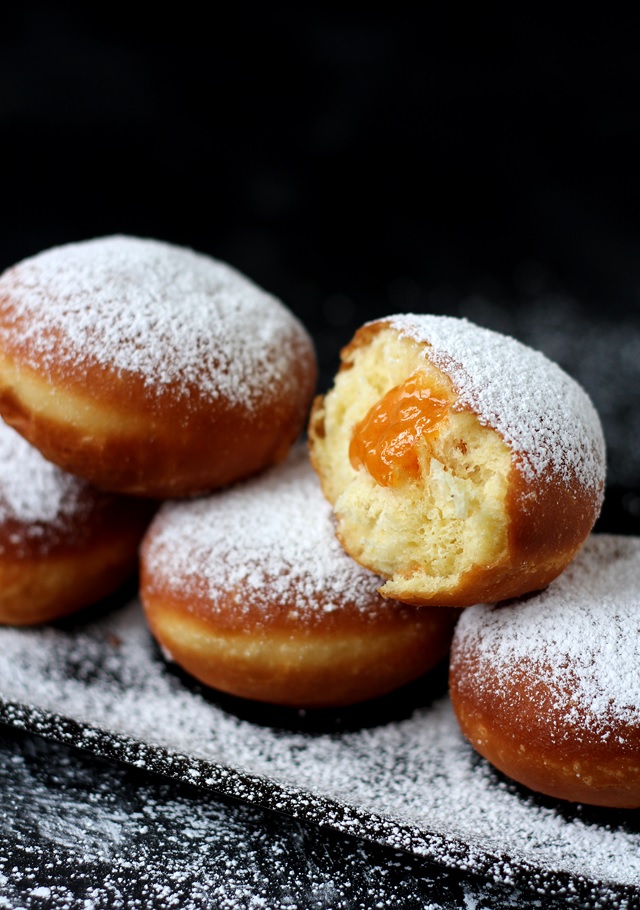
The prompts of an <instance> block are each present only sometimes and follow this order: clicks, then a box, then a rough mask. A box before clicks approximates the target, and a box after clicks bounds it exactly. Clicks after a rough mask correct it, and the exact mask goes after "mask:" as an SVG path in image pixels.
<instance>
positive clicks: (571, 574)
mask: <svg viewBox="0 0 640 910" xmlns="http://www.w3.org/2000/svg"><path fill="white" fill-rule="evenodd" d="M639 582H640V539H638V538H635V537H622V536H618V535H612V534H592V535H591V537H590V538H589V539H588V540H587V542H586V543H585V546H584V547H583V549H582V551H581V552H580V553H579V554H578V556H577V557H576V559H575V560H574V562H573V563H572V564H571V565H570V566H569V567H568V568H567V570H566V571H565V572H564V573H563V574H562V575H561V576H560V577H559V578H557V579H556V580H555V581H554V582H552V584H551V585H549V587H548V588H547V589H546V590H545V591H543V592H542V593H540V594H537V595H535V596H534V597H531V598H528V599H527V600H526V601H525V602H514V603H513V604H508V605H503V606H498V607H494V606H489V605H478V606H475V607H471V608H470V609H469V610H465V611H464V613H463V614H462V617H461V619H460V621H459V622H458V625H457V627H456V632H455V640H454V649H453V651H454V658H453V659H454V661H455V660H456V655H460V656H461V657H462V656H464V654H465V653H469V652H470V651H472V652H473V653H474V655H476V656H477V658H478V671H477V672H478V674H479V675H480V676H482V675H483V673H484V672H486V670H487V669H489V668H490V671H491V674H492V677H493V676H494V674H495V677H496V679H497V684H498V686H499V687H500V688H499V689H498V691H500V692H503V693H504V697H505V698H508V697H509V691H510V689H511V680H512V678H513V672H514V669H515V668H517V667H519V666H521V665H522V663H523V661H526V662H527V667H531V668H533V669H532V671H531V672H533V673H535V674H536V676H537V677H539V678H540V679H542V680H543V681H544V682H545V683H546V684H548V685H549V686H550V687H551V690H552V691H553V692H554V693H555V697H556V701H555V704H554V705H553V708H554V710H556V711H557V710H559V711H560V712H561V715H562V718H563V722H564V724H565V725H566V727H567V728H573V731H572V732H573V735H574V736H576V737H579V736H580V733H581V730H589V731H590V732H593V733H595V734H597V735H602V736H603V737H605V738H606V736H607V730H610V728H611V724H612V723H614V724H615V725H616V727H618V725H619V724H630V725H632V727H637V725H638V724H640V584H639ZM468 684H469V685H474V682H473V680H468ZM518 688H520V687H518ZM524 697H526V693H525V695H524ZM532 697H533V696H532ZM622 730H624V728H622ZM626 735H627V734H625V733H624V732H622V731H621V732H620V736H621V737H624V736H626ZM633 742H634V743H635V742H637V734H633Z"/></svg>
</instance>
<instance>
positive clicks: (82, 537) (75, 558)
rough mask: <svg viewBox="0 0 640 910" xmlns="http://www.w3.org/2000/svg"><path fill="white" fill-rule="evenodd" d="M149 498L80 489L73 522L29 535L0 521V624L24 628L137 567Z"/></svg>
mask: <svg viewBox="0 0 640 910" xmlns="http://www.w3.org/2000/svg"><path fill="white" fill-rule="evenodd" d="M154 508H155V507H154V505H153V504H152V503H151V502H146V501H142V500H132V499H127V498H125V497H117V496H116V497H114V496H105V494H101V493H99V492H97V491H96V498H95V499H93V501H92V495H91V493H90V492H89V491H86V493H85V496H84V502H83V503H82V504H80V507H79V510H78V516H77V520H76V521H75V522H72V523H70V524H68V525H67V526H66V527H62V528H55V529H53V528H50V527H49V528H46V527H45V529H44V532H45V536H44V538H42V537H35V538H30V537H29V536H28V535H26V534H25V533H24V528H22V527H20V523H19V522H16V521H15V520H13V521H5V522H3V523H2V524H0V623H3V624H6V625H16V626H26V625H35V624H39V623H45V622H50V621H53V620H56V619H60V618H62V617H64V616H67V615H68V614H70V613H73V612H75V611H76V610H79V609H81V608H83V607H86V606H88V605H90V604H94V603H97V602H98V601H99V600H101V599H102V598H104V597H106V596H107V595H109V594H112V593H113V592H115V591H116V590H117V589H118V588H119V587H120V586H121V585H123V584H124V583H125V582H126V581H127V580H128V579H129V578H132V577H133V576H134V575H135V573H136V571H137V567H138V547H139V545H140V541H141V539H142V536H143V534H144V531H145V530H146V528H147V525H148V523H149V521H150V519H151V516H152V514H153V510H154Z"/></svg>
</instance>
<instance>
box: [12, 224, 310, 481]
mask: <svg viewBox="0 0 640 910" xmlns="http://www.w3.org/2000/svg"><path fill="white" fill-rule="evenodd" d="M315 381H316V360H315V352H314V349H313V344H312V341H311V339H310V337H309V335H308V333H307V331H306V330H305V328H304V327H303V326H302V324H301V323H300V322H299V320H298V319H297V318H296V317H295V316H294V315H293V314H292V313H291V312H290V311H289V310H288V309H287V308H286V307H284V306H283V305H282V304H281V303H280V302H279V301H278V300H276V299H275V298H274V297H272V296H270V295H269V294H267V293H265V292H264V291H262V290H260V289H259V288H258V287H256V286H255V285H254V284H253V283H251V282H250V281H249V280H248V279H247V278H245V277H244V276H243V275H241V274H240V273H238V272H237V271H235V270H234V269H232V268H231V267H229V266H228V265H226V264H224V263H222V262H219V261H217V260H215V259H212V258H211V257H209V256H206V255H204V254H201V253H196V252H194V251H193V250H190V249H187V248H183V247H177V246H173V245H171V244H167V243H162V242H160V241H156V240H150V239H144V238H138V237H128V236H111V237H101V238H96V239H93V240H87V241H84V242H80V243H72V244H67V245H65V246H59V247H55V248H53V249H50V250H47V251H45V252H42V253H40V254H38V255H36V256H34V257H32V258H30V259H26V260H24V261H22V262H20V263H18V264H17V265H15V266H13V267H12V268H10V269H8V270H7V271H6V272H5V273H4V274H3V275H2V276H1V277H0V415H1V416H2V417H4V419H5V420H6V422H7V423H9V424H11V425H12V426H13V427H14V428H15V429H16V430H18V432H20V433H21V434H22V435H23V436H24V437H25V438H26V439H27V440H28V441H29V442H30V443H31V444H32V445H34V446H35V447H36V448H37V449H39V450H40V451H41V452H42V454H43V455H44V456H45V457H46V458H47V459H48V460H50V461H53V462H54V463H56V464H57V465H58V466H59V467H61V468H63V469H64V470H67V471H69V472H71V473H73V474H77V475H78V476H80V477H83V478H84V479H86V480H88V481H90V482H91V483H94V484H95V485H97V486H99V487H101V488H103V489H106V490H111V491H114V492H118V493H129V494H133V495H141V496H148V497H154V498H169V497H179V496H187V495H192V494H196V493H202V492H205V491H208V490H210V489H214V488H216V487H220V486H222V485H224V484H227V483H230V482H232V481H235V480H238V479H239V478H242V477H245V476H248V475H250V474H252V473H254V472H256V471H259V470H261V469H262V468H264V467H265V466H267V465H269V464H271V463H273V462H277V461H278V460H280V459H282V458H283V457H284V456H285V455H286V453H287V451H288V449H289V447H290V445H291V444H292V442H293V441H294V440H296V439H297V437H298V436H299V434H300V432H301V430H302V429H303V428H304V424H305V422H306V419H307V417H308V410H309V406H310V403H311V399H312V397H313V393H314V391H315Z"/></svg>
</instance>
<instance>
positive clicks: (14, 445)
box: [0, 422, 89, 550]
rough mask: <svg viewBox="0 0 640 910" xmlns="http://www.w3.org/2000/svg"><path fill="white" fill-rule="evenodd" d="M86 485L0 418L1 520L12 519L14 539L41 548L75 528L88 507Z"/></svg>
mask: <svg viewBox="0 0 640 910" xmlns="http://www.w3.org/2000/svg"><path fill="white" fill-rule="evenodd" d="M87 490H88V488H87V484H86V483H85V482H84V481H82V480H79V479H78V478H76V477H74V476H73V475H71V474H68V473H66V472H65V471H62V470H60V468H58V467H56V466H55V465H53V464H51V463H50V462H48V461H46V460H45V459H44V458H43V457H42V455H40V453H39V452H38V451H37V450H36V449H35V448H33V446H31V445H30V444H29V443H28V442H27V441H26V440H25V439H23V438H22V436H20V435H19V434H18V433H16V431H15V430H13V429H12V428H11V427H9V426H7V424H5V423H3V422H0V525H4V526H9V525H11V531H10V533H11V534H12V535H13V538H14V539H13V538H12V543H14V544H15V545H16V546H19V545H20V543H21V541H29V542H30V544H31V545H33V544H34V543H35V544H37V545H38V548H39V549H40V550H42V549H43V548H44V549H46V547H47V544H48V542H49V543H50V542H52V541H53V540H55V539H57V537H58V535H59V534H60V533H62V532H65V533H68V532H70V531H72V530H73V529H74V527H76V526H77V522H78V521H79V520H80V521H82V520H84V519H85V518H86V515H87V513H88V502H89V500H88V498H87ZM0 546H1V545H0Z"/></svg>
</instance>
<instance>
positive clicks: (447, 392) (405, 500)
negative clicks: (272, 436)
mask: <svg viewBox="0 0 640 910" xmlns="http://www.w3.org/2000/svg"><path fill="white" fill-rule="evenodd" d="M417 374H419V376H420V381H421V385H422V387H423V388H429V389H430V391H431V394H432V395H435V396H437V398H438V399H440V400H442V401H443V402H444V403H445V406H444V408H443V411H444V416H441V418H440V419H438V421H437V424H436V425H435V426H434V428H433V431H431V432H428V433H425V434H424V435H418V436H417V438H416V439H415V440H414V443H413V448H414V453H415V460H416V462H417V471H416V470H413V471H409V470H405V469H403V468H402V466H400V468H399V469H398V470H396V471H395V473H394V479H393V483H391V484H386V483H382V484H381V483H380V482H379V481H378V480H377V479H376V478H375V477H374V476H373V475H372V473H371V471H370V470H369V469H368V468H367V466H366V465H364V464H359V465H358V464H356V465H354V463H353V460H352V459H351V458H350V449H352V440H353V437H354V433H357V432H358V428H359V426H361V422H362V421H363V420H364V419H365V418H366V416H367V414H369V413H371V409H372V408H376V406H378V405H379V403H381V402H382V405H381V406H382V408H384V406H385V405H384V400H385V396H387V395H388V393H389V392H391V390H393V389H396V388H397V387H399V386H402V384H404V383H406V381H407V380H408V379H409V378H410V377H413V376H415V375H417ZM455 400H456V395H455V391H454V389H453V388H452V385H451V382H450V380H449V379H448V377H447V376H445V375H444V374H443V373H442V371H441V370H439V369H438V368H436V367H435V366H433V365H432V364H431V363H430V362H429V360H428V359H427V358H426V357H425V356H424V348H423V347H421V346H419V345H418V344H417V343H416V342H414V341H413V340H412V339H410V338H407V337H402V336H398V335H397V334H396V333H395V332H393V331H391V330H388V329H383V330H381V331H379V332H378V333H377V334H375V335H374V336H373V337H372V338H371V340H370V342H369V343H367V344H364V345H361V346H358V347H355V348H354V349H353V351H352V352H351V354H350V355H349V359H348V360H346V361H345V363H344V365H343V367H342V369H341V370H340V372H339V373H338V375H337V377H336V381H335V384H334V386H333V388H332V389H331V390H330V391H329V392H328V393H327V394H326V395H325V396H324V398H323V399H321V400H319V401H318V403H317V405H316V408H315V409H314V414H313V416H312V421H311V424H310V440H311V453H312V458H313V462H314V465H315V466H316V469H317V470H318V473H319V474H320V477H321V480H322V484H323V489H324V492H325V494H326V496H327V498H328V499H329V500H330V502H331V503H332V504H333V505H334V509H335V513H336V517H337V522H338V535H339V537H340V539H341V541H342V542H343V544H344V546H345V548H346V549H347V550H348V552H349V553H350V554H351V555H352V556H353V557H354V558H355V559H357V560H358V561H359V562H361V563H362V564H363V565H365V566H367V567H369V568H372V569H374V571H376V572H378V573H379V574H381V575H383V576H385V577H386V578H387V579H388V581H387V582H386V583H385V585H384V586H383V587H382V588H381V593H382V594H383V595H385V596H387V597H394V598H398V599H400V600H405V601H407V602H412V601H414V602H419V600H420V598H421V597H422V596H423V595H426V596H427V597H431V596H437V593H438V592H439V591H447V590H450V589H452V588H455V587H456V586H457V585H458V584H459V582H460V579H461V578H462V577H463V576H464V575H465V574H466V573H468V572H470V571H472V570H473V569H474V567H476V566H483V567H486V566H491V565H492V564H497V563H499V562H500V561H501V560H502V559H503V557H504V555H505V553H506V551H507V547H508V537H507V528H508V518H507V512H506V496H507V491H508V485H509V475H510V471H511V455H510V451H509V449H508V447H507V445H506V444H505V443H504V442H503V440H502V439H501V437H500V436H499V435H498V433H496V432H495V431H494V430H492V429H491V428H490V427H487V426H483V425H481V424H480V422H479V420H478V418H477V417H476V416H475V415H474V414H472V413H470V412H468V411H456V410H454V409H453V405H454V404H455ZM374 473H375V472H374Z"/></svg>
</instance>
